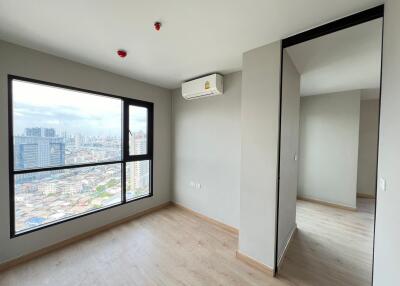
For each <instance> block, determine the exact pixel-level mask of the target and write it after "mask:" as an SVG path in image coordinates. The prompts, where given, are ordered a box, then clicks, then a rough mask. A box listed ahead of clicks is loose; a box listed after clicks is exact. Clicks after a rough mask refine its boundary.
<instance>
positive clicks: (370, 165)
mask: <svg viewBox="0 0 400 286" xmlns="http://www.w3.org/2000/svg"><path fill="white" fill-rule="evenodd" d="M378 124H379V100H378V99H370V100H361V106H360V135H359V144H358V146H359V147H358V173H357V194H363V195H368V196H373V197H375V190H376V168H377V155H378V154H377V153H378Z"/></svg>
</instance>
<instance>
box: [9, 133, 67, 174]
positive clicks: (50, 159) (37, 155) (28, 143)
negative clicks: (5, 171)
mask: <svg viewBox="0 0 400 286" xmlns="http://www.w3.org/2000/svg"><path fill="white" fill-rule="evenodd" d="M55 135H56V134H55V131H54V129H48V128H26V129H25V135H22V136H14V154H15V155H14V158H15V162H14V164H15V168H16V169H30V168H40V167H50V166H52V167H53V166H62V165H64V164H65V143H64V138H62V137H56V136H55Z"/></svg>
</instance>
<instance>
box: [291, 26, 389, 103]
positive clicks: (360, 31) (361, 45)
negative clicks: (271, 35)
mask: <svg viewBox="0 0 400 286" xmlns="http://www.w3.org/2000/svg"><path fill="white" fill-rule="evenodd" d="M381 45H382V19H377V20H374V21H370V22H367V23H364V24H361V25H358V26H354V27H351V28H348V29H346V30H342V31H339V32H336V33H333V34H329V35H326V36H324V37H320V38H317V39H314V40H311V41H308V42H305V43H301V44H298V45H295V46H292V47H289V48H287V51H288V53H289V55H290V57H291V59H292V61H293V63H294V65H295V66H296V68H297V70H298V72H299V73H300V74H301V84H300V86H301V88H300V89H301V91H300V93H301V95H303V96H306V95H316V94H325V93H333V92H340V91H346V90H357V89H377V88H379V86H380V71H381ZM376 94H377V95H379V93H376Z"/></svg>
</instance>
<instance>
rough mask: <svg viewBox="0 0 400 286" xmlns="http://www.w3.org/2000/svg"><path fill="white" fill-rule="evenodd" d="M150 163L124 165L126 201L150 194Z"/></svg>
mask: <svg viewBox="0 0 400 286" xmlns="http://www.w3.org/2000/svg"><path fill="white" fill-rule="evenodd" d="M149 186H150V161H148V160H145V161H135V162H128V163H126V199H127V200H128V201H129V200H133V199H136V198H139V197H144V196H147V195H149V194H150V187H149Z"/></svg>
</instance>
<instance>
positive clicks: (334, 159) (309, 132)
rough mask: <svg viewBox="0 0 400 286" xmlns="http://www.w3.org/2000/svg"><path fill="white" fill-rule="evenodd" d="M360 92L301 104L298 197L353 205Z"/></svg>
mask: <svg viewBox="0 0 400 286" xmlns="http://www.w3.org/2000/svg"><path fill="white" fill-rule="evenodd" d="M359 118H360V91H349V92H342V93H336V94H327V95H316V96H306V97H302V98H301V103H300V153H299V189H298V195H299V197H304V198H309V199H315V200H320V201H324V202H329V203H334V204H338V205H343V206H347V207H352V208H355V207H356V193H357V163H358V135H359Z"/></svg>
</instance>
